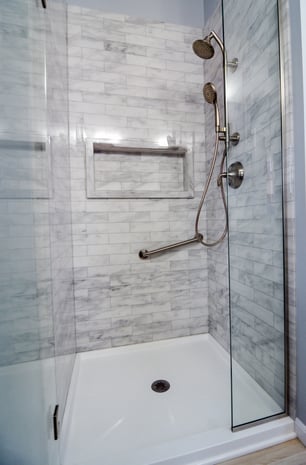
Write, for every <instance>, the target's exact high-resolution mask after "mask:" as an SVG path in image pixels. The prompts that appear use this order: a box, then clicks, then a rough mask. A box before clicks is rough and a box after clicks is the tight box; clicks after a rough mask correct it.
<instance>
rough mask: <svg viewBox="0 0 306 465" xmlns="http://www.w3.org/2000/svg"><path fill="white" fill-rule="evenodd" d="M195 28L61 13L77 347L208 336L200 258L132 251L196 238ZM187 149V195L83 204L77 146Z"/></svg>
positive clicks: (198, 87)
mask: <svg viewBox="0 0 306 465" xmlns="http://www.w3.org/2000/svg"><path fill="white" fill-rule="evenodd" d="M201 35H202V31H201V30H200V29H195V28H190V27H186V26H180V25H175V24H170V23H162V22H151V21H147V20H145V19H139V18H138V19H137V18H133V17H127V16H122V15H112V14H103V13H102V12H100V11H95V10H89V9H81V8H78V7H73V6H71V7H69V73H70V84H71V86H70V87H71V91H70V119H71V127H72V128H76V129H75V132H74V133H73V134H72V146H73V151H72V157H71V169H72V203H73V235H74V263H75V273H76V314H77V340H78V350H79V351H84V350H91V349H98V348H104V347H111V346H120V345H125V344H133V343H137V342H145V341H153V340H159V339H164V338H172V337H178V336H186V335H190V334H197V333H204V332H207V331H208V306H207V296H208V286H207V260H206V257H207V255H206V254H207V251H206V250H205V248H204V247H202V246H200V245H193V246H190V247H189V248H185V249H182V250H180V251H176V252H172V253H168V254H166V255H163V256H160V257H156V258H154V259H151V260H147V261H141V260H140V259H139V258H138V251H139V250H140V249H142V248H147V249H151V248H156V247H159V246H162V245H165V244H167V243H171V242H173V241H174V242H175V241H178V240H184V239H186V238H190V237H193V235H194V219H195V215H196V208H197V204H198V201H199V197H200V192H201V190H202V188H203V182H204V178H205V176H204V174H205V150H204V131H203V122H204V108H203V97H202V85H203V68H202V66H203V65H202V60H199V59H198V58H197V57H196V56H195V55H194V54H193V52H192V48H191V45H192V41H193V40H194V39H195V38H196V37H201ZM168 137H170V138H171V140H172V141H174V143H176V144H179V145H187V146H189V147H191V148H192V150H193V154H194V167H195V170H194V171H195V177H194V188H195V198H194V199H126V198H122V199H87V198H86V189H85V187H86V186H85V178H86V173H85V141H86V139H88V138H89V139H97V140H103V141H108V142H111V143H116V142H117V143H118V142H120V141H126V140H130V141H132V142H134V143H135V144H136V145H139V144H144V143H145V144H153V145H156V144H161V145H163V146H165V145H167V138H168Z"/></svg>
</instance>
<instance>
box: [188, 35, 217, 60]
mask: <svg viewBox="0 0 306 465" xmlns="http://www.w3.org/2000/svg"><path fill="white" fill-rule="evenodd" d="M212 39H215V41H216V42H217V44H218V45H219V47H220V49H221V52H222V53H223V54H224V44H223V42H222V40H221V39H220V37H219V36H218V34H217V33H216V32H215V31H211V32H210V33H209V34H208V35H207V36H206V37H204V39H198V40H195V41H194V42H193V45H192V48H193V51H194V53H195V54H196V55H198V57H200V58H203V59H204V60H209V59H210V58H212V57H213V56H214V54H215V49H214V47H213V46H212V44H211V41H212Z"/></svg>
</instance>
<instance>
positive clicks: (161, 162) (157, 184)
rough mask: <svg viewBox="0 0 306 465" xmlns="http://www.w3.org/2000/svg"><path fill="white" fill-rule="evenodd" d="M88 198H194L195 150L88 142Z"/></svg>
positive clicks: (177, 146)
mask: <svg viewBox="0 0 306 465" xmlns="http://www.w3.org/2000/svg"><path fill="white" fill-rule="evenodd" d="M86 190H87V198H108V199H109V198H140V199H141V198H146V199H148V198H192V197H193V195H194V192H193V153H192V149H190V148H188V147H185V146H180V145H175V146H170V147H161V146H154V145H153V144H152V145H151V146H147V145H143V146H138V145H135V143H134V144H132V143H128V142H127V141H126V142H125V143H122V144H120V145H119V144H118V145H117V144H110V143H106V142H103V141H94V140H87V141H86Z"/></svg>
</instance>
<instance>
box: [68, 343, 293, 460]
mask: <svg viewBox="0 0 306 465" xmlns="http://www.w3.org/2000/svg"><path fill="white" fill-rule="evenodd" d="M241 376H243V377H244V379H243V383H242V384H243V386H245V395H243V392H242V394H241V399H240V402H239V408H241V415H242V414H243V411H244V410H246V411H247V412H248V415H249V414H250V408H252V409H253V412H252V413H254V418H260V417H261V415H264V416H266V412H267V411H269V409H271V412H273V411H275V404H274V401H273V400H272V399H271V398H270V397H269V396H268V395H267V394H266V393H265V391H263V390H262V389H261V388H260V387H259V386H258V385H257V384H256V383H255V382H254V381H253V380H252V379H251V378H250V377H249V376H248V375H247V374H246V373H245V372H243V370H241ZM158 379H163V380H167V381H168V382H169V383H170V389H169V390H168V391H167V392H163V393H157V392H154V391H153V390H152V389H151V385H152V383H153V382H154V381H155V380H158ZM250 393H251V395H252V397H251V398H252V399H253V402H252V406H250V405H249V402H248V399H250ZM261 409H262V413H261ZM230 410H231V397H230V366H229V355H228V354H227V353H226V351H225V350H224V349H222V348H221V346H220V345H219V344H218V343H217V342H216V341H215V340H214V339H213V338H212V337H211V336H209V335H207V334H206V335H200V336H191V337H185V338H179V339H172V340H167V341H161V342H153V343H146V344H139V345H136V346H135V345H134V346H128V347H120V348H116V349H107V350H99V351H94V352H89V353H82V354H79V355H78V356H77V361H76V365H75V370H74V374H73V380H72V387H71V390H70V393H69V398H68V404H67V409H66V414H65V419H64V424H63V431H62V440H61V442H62V447H61V448H62V464H63V465H153V464H156V465H157V464H158V465H209V464H217V463H220V462H222V461H224V460H227V459H230V458H233V457H237V456H240V455H244V454H246V453H249V452H253V451H255V450H259V449H262V448H264V447H269V446H271V445H274V444H277V443H280V442H283V441H286V440H289V439H293V438H294V437H296V435H295V432H294V423H293V421H292V420H291V419H290V418H289V417H286V418H282V419H277V420H274V421H271V422H269V423H266V424H263V425H260V426H254V427H252V428H249V429H246V430H244V431H240V432H235V433H233V432H231V430H230Z"/></svg>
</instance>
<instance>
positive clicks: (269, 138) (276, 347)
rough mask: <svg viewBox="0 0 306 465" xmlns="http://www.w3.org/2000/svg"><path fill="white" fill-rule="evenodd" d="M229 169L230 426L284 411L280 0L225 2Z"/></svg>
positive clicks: (228, 0)
mask: <svg viewBox="0 0 306 465" xmlns="http://www.w3.org/2000/svg"><path fill="white" fill-rule="evenodd" d="M223 24H224V41H225V47H226V50H227V55H228V58H229V59H232V58H234V57H235V58H238V60H239V64H238V67H237V69H236V70H234V68H230V67H227V69H226V105H227V122H228V124H229V127H230V129H231V132H235V131H238V132H239V133H240V143H239V144H238V145H237V146H231V147H230V148H229V152H228V160H227V161H228V167H229V166H230V165H231V164H232V163H233V162H237V161H239V162H241V163H242V165H243V168H244V180H243V183H242V185H241V187H240V188H239V189H231V188H230V187H229V188H228V207H229V208H228V211H229V274H230V320H231V362H232V427H233V429H235V428H238V427H241V426H243V425H246V424H249V423H252V422H256V421H259V420H263V419H267V418H269V417H271V416H274V415H277V414H281V413H283V412H285V410H286V402H285V399H286V386H285V384H286V382H285V368H286V367H285V353H286V347H285V310H284V253H283V190H282V136H281V134H282V128H281V85H280V66H279V63H280V58H279V54H280V47H279V30H278V2H277V0H258V1H256V2H254V1H252V0H223Z"/></svg>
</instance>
